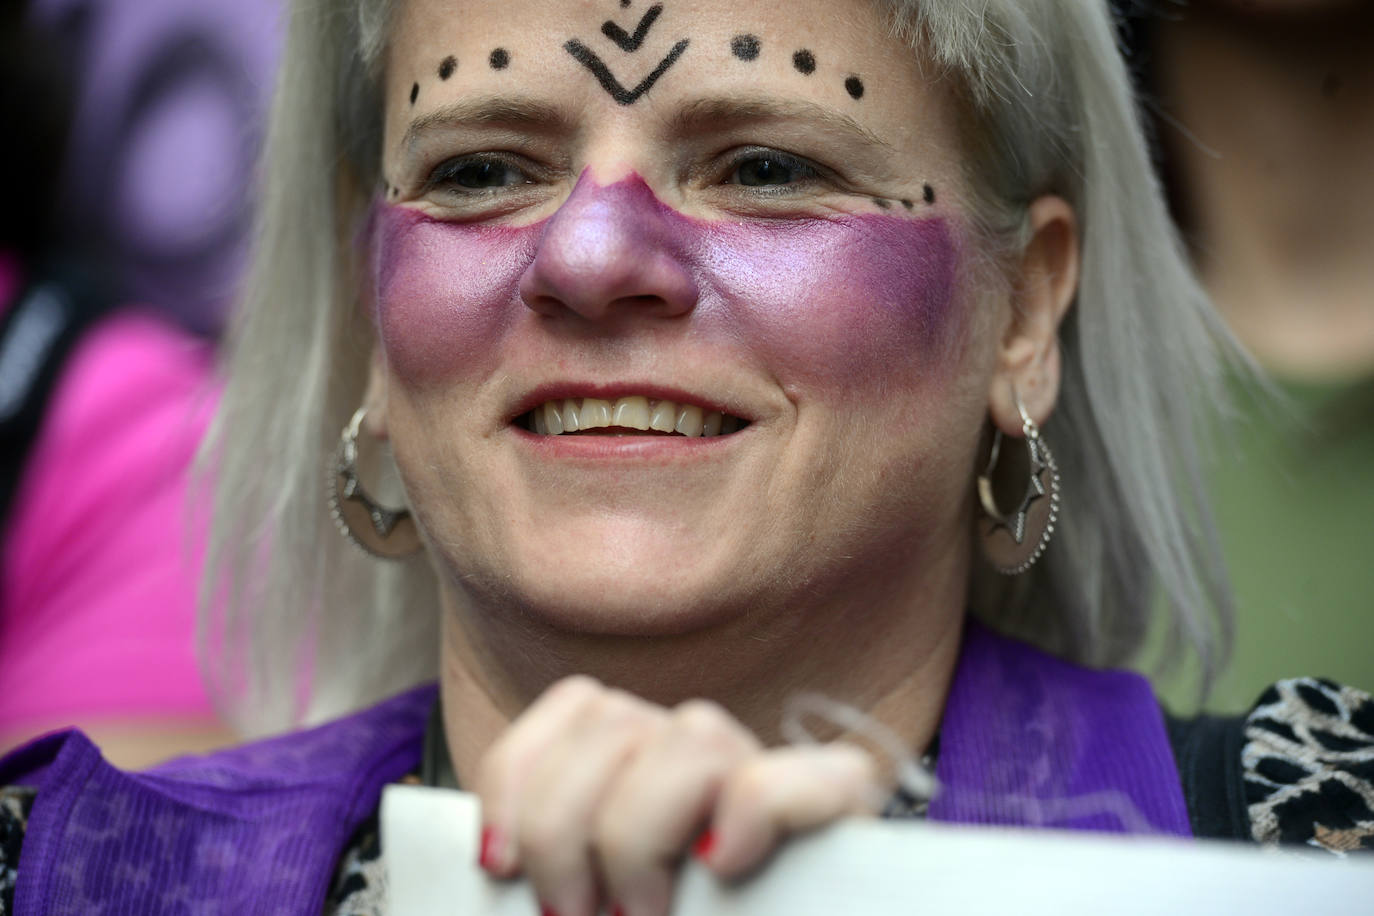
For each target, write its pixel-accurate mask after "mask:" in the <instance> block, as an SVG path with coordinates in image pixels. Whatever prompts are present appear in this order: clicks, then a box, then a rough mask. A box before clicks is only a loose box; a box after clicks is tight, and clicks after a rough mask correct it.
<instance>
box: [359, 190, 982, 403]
mask: <svg viewBox="0 0 1374 916" xmlns="http://www.w3.org/2000/svg"><path fill="white" fill-rule="evenodd" d="M373 252H374V258H375V260H374V270H375V273H374V276H375V278H376V284H377V287H376V302H377V307H378V324H379V328H380V331H381V335H382V341H383V344H384V346H385V347H386V351H387V354H388V358H389V359H390V361H391V364H392V366H393V367H394V368H395V369H396V371H398V372H399V373H400V374H401V375H403V376H404V377H406V378H408V379H410V380H412V381H414V382H437V381H440V380H443V379H446V378H457V377H473V376H474V375H477V374H485V373H489V372H492V371H495V370H496V369H498V368H499V366H498V362H499V353H500V351H501V350H502V344H503V343H507V342H509V341H510V338H511V337H512V336H513V335H519V334H522V333H529V332H530V331H531V330H532V329H533V328H534V327H535V326H536V322H534V321H533V319H534V318H535V317H536V315H535V313H536V312H538V313H539V314H540V315H543V316H552V317H554V318H555V319H562V320H566V321H570V322H581V323H584V324H586V323H594V322H603V323H604V328H605V332H606V333H607V334H620V333H629V330H628V329H630V328H632V327H633V326H634V322H635V321H652V320H665V319H667V318H668V317H669V316H672V317H673V318H674V319H675V320H676V319H682V320H687V321H691V322H694V323H695V330H696V331H697V332H699V334H700V335H704V336H705V337H706V339H711V338H715V339H718V340H719V341H721V344H722V347H728V348H729V349H728V350H723V351H722V352H723V353H727V352H737V351H738V349H739V348H743V349H744V350H745V351H747V352H748V353H749V354H751V355H752V356H756V357H758V359H759V360H760V363H761V364H762V365H764V366H767V367H769V369H770V370H771V371H773V372H774V373H775V374H776V376H777V377H778V379H779V380H780V381H782V382H784V384H792V383H801V384H806V386H807V387H808V388H810V387H811V386H810V384H807V383H810V382H816V383H822V384H821V386H820V387H821V388H823V389H828V393H830V394H832V395H833V397H834V399H836V400H849V399H852V397H853V396H854V394H855V393H856V392H857V391H859V390H863V389H868V390H873V389H875V388H876V389H879V390H885V389H889V388H890V386H891V385H892V384H894V383H900V382H901V381H902V380H908V381H909V380H912V379H915V378H919V377H921V376H922V375H925V374H928V372H929V370H930V369H931V367H932V366H933V365H939V364H941V363H943V362H944V361H945V358H946V356H947V354H948V352H949V350H950V344H951V343H952V341H954V340H955V339H957V337H958V336H959V331H960V329H961V328H962V326H963V322H962V321H961V320H957V316H956V315H954V313H953V307H954V305H955V276H956V269H957V261H958V246H957V243H956V241H955V239H954V236H953V233H952V232H951V231H950V228H949V226H948V224H947V222H946V220H944V219H943V218H938V217H937V218H930V219H922V220H913V219H911V218H903V217H899V216H891V215H884V214H864V215H841V216H830V217H825V218H785V219H751V220H740V221H705V220H699V219H694V218H691V217H687V216H684V215H683V214H681V213H679V212H678V211H676V210H673V209H672V208H670V207H668V206H667V205H665V204H664V203H663V202H662V201H660V200H658V199H657V198H656V197H655V196H654V193H653V191H652V190H651V189H650V188H649V187H648V185H646V184H645V183H644V182H643V180H641V179H640V178H638V177H634V176H632V177H630V178H627V179H624V180H622V181H619V182H617V183H615V184H612V185H607V186H602V185H598V184H596V183H595V182H594V181H593V180H592V179H590V178H589V177H588V176H586V175H584V176H583V178H582V179H581V180H580V181H579V182H578V184H577V186H576V187H575V188H574V190H573V193H572V194H571V195H570V196H569V198H568V200H567V201H566V202H565V203H564V204H563V205H562V207H560V208H559V210H558V212H557V213H555V214H554V215H553V216H552V217H550V218H549V219H547V220H544V221H542V222H540V223H536V224H534V225H530V226H525V227H519V228H504V227H491V226H486V225H482V224H475V223H473V224H464V223H445V222H439V221H435V220H432V219H429V218H428V217H425V216H423V215H420V214H418V213H416V212H415V211H412V210H408V209H405V208H400V207H394V206H387V205H385V204H380V203H379V204H378V209H377V213H376V219H375V220H374V227H373ZM531 309H533V310H534V311H531ZM627 322H628V323H627ZM812 393H813V394H816V393H818V392H817V391H815V390H813V391H812ZM822 393H826V392H822Z"/></svg>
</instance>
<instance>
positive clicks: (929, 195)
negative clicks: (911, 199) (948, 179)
mask: <svg viewBox="0 0 1374 916" xmlns="http://www.w3.org/2000/svg"><path fill="white" fill-rule="evenodd" d="M922 196H923V197H924V199H925V202H926V203H928V204H933V203H935V189H934V188H932V187H931V186H930V185H926V186H925V188H924V189H923V190H922Z"/></svg>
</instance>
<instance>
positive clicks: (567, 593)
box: [449, 526, 752, 637]
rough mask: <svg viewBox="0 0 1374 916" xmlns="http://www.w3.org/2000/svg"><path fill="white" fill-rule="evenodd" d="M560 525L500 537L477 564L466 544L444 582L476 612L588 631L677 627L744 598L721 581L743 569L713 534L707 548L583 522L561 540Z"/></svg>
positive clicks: (735, 580)
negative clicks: (531, 536) (525, 535)
mask: <svg viewBox="0 0 1374 916" xmlns="http://www.w3.org/2000/svg"><path fill="white" fill-rule="evenodd" d="M558 533H559V532H558V530H557V528H556V527H555V528H553V529H546V530H543V531H541V532H540V534H541V536H540V537H539V538H537V539H535V540H534V541H533V542H527V543H519V544H511V545H507V546H506V547H505V549H503V550H500V551H497V552H495V553H494V555H495V556H498V557H500V559H499V560H498V561H493V562H486V563H483V562H481V561H480V559H479V558H480V557H481V555H482V554H483V553H485V551H480V550H475V551H470V552H468V553H466V554H465V555H464V557H465V561H464V562H462V563H461V564H459V563H451V564H450V566H449V568H450V569H451V570H452V575H451V577H450V582H451V583H453V585H454V586H455V587H456V588H457V590H458V591H459V592H460V593H464V594H465V598H466V601H467V602H468V603H470V604H471V605H473V606H474V609H475V610H476V611H477V612H478V613H479V614H480V613H482V612H484V611H485V612H487V613H492V614H498V615H502V616H508V615H509V614H510V613H512V611H516V612H519V613H522V614H523V615H525V616H527V617H528V618H529V619H530V622H531V623H533V624H534V625H536V626H540V627H548V628H551V629H555V630H559V631H563V632H567V633H578V634H583V635H587V636H630V637H652V636H681V635H684V634H687V633H691V632H694V631H697V630H702V629H706V628H710V627H712V626H715V625H718V624H720V623H723V622H726V621H728V620H729V619H731V617H732V616H733V615H735V614H737V613H742V611H740V610H739V609H740V608H748V607H750V606H751V605H752V602H750V601H748V600H746V599H742V598H740V597H739V596H738V595H735V596H734V597H732V594H728V593H727V590H726V589H725V588H724V587H723V585H724V584H726V583H729V584H732V585H734V586H739V585H741V584H743V583H741V572H742V571H741V569H740V568H739V567H738V566H737V565H736V564H735V563H732V562H729V557H730V556H731V553H729V552H726V551H722V550H720V549H719V541H717V547H716V549H715V550H707V549H705V548H704V547H703V545H702V543H701V542H700V541H698V540H696V539H694V538H686V539H683V538H680V537H674V536H673V533H667V532H665V530H664V528H663V527H662V526H654V528H653V529H652V530H650V531H647V532H645V531H639V532H636V531H634V530H633V529H631V530H629V531H626V530H624V529H613V530H610V531H608V530H606V528H605V527H601V528H600V529H599V530H598V528H597V527H591V526H582V527H578V528H577V529H576V530H575V531H573V532H570V535H573V534H575V536H570V537H568V538H566V539H565V538H559V537H558ZM675 533H676V534H681V531H680V530H679V531H678V532H675ZM735 553H736V555H737V553H738V552H735ZM487 555H488V556H493V554H487ZM684 558H692V561H691V562H684ZM737 590H738V589H737V588H735V589H730V592H732V593H733V592H736V591H737ZM744 590H747V588H746V589H744Z"/></svg>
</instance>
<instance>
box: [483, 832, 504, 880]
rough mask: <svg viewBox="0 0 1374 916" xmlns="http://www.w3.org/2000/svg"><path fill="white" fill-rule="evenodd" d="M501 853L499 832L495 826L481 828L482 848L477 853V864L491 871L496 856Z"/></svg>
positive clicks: (494, 865) (494, 866)
mask: <svg viewBox="0 0 1374 916" xmlns="http://www.w3.org/2000/svg"><path fill="white" fill-rule="evenodd" d="M500 854H501V834H499V833H497V831H496V828H495V827H483V828H482V849H481V852H479V853H478V855H477V864H478V865H480V866H481V867H482V868H484V869H486V870H487V871H493V870H495V868H496V865H497V857H498V856H499V855H500Z"/></svg>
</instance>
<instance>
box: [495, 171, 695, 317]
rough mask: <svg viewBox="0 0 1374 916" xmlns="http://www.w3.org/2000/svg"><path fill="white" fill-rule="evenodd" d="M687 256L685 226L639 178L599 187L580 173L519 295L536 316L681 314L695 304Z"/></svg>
mask: <svg viewBox="0 0 1374 916" xmlns="http://www.w3.org/2000/svg"><path fill="white" fill-rule="evenodd" d="M686 250H687V241H686V239H685V238H684V237H683V220H682V219H681V217H679V216H678V215H677V214H675V213H674V212H673V211H672V210H671V209H670V208H669V207H667V206H665V205H664V204H663V203H662V202H661V201H660V200H659V199H658V198H656V197H655V196H654V192H653V191H652V190H651V189H650V188H649V186H648V185H646V184H645V183H644V181H643V180H642V179H640V178H638V177H634V176H632V177H630V178H627V179H625V180H623V181H619V182H616V183H615V184H613V185H607V186H604V187H602V186H600V185H598V184H597V183H596V182H595V180H593V179H592V178H591V177H590V176H588V175H583V176H582V178H581V179H580V180H579V181H578V182H577V186H576V187H575V188H573V192H572V195H571V196H569V197H568V200H567V201H566V202H565V203H564V204H563V206H562V207H560V208H559V210H558V212H557V213H555V214H554V216H553V218H552V219H550V220H549V222H548V225H547V226H546V227H545V229H544V234H543V236H542V237H541V238H540V240H539V250H538V252H537V254H536V255H535V258H534V261H533V262H532V263H531V264H530V266H529V268H528V269H527V270H526V271H525V274H524V276H523V277H521V278H520V297H521V298H522V299H523V300H524V302H525V305H527V306H529V307H530V308H531V309H533V310H534V311H536V312H539V313H540V314H543V315H551V316H556V315H560V314H563V315H566V314H567V313H569V312H572V313H576V314H578V315H581V316H582V317H583V318H587V319H589V320H592V321H603V320H607V319H613V318H616V317H618V316H626V315H630V314H638V315H650V316H653V317H659V318H672V317H676V316H680V315H684V314H686V313H688V312H690V311H691V310H692V308H693V307H694V306H695V305H696V302H697V283H696V279H695V278H694V277H693V275H692V272H691V271H690V269H689V268H688V263H687V258H686V257H685V255H686Z"/></svg>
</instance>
